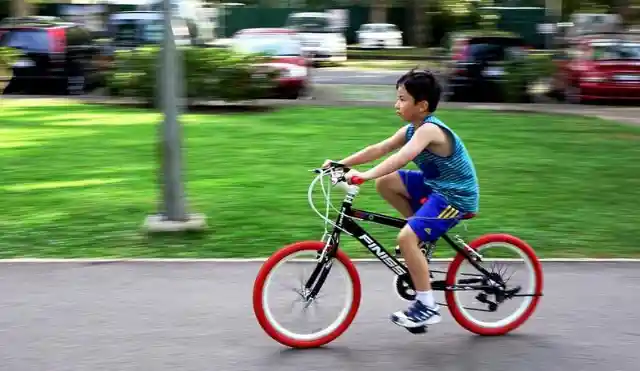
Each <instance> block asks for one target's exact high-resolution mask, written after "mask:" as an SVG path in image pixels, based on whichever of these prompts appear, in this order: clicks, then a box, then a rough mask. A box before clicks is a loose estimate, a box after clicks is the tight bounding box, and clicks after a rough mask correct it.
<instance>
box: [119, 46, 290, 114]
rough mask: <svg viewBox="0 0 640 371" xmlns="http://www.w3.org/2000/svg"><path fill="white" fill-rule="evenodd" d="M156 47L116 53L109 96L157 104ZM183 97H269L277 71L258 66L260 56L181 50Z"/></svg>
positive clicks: (221, 50) (218, 50) (222, 50)
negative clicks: (183, 80) (132, 98)
mask: <svg viewBox="0 0 640 371" xmlns="http://www.w3.org/2000/svg"><path fill="white" fill-rule="evenodd" d="M159 52H160V48H159V47H157V46H145V47H140V48H137V49H134V50H131V51H117V52H116V55H115V60H114V65H113V68H112V71H111V73H109V75H108V76H107V88H108V91H109V93H110V95H113V96H120V97H137V98H143V99H146V100H147V102H148V103H152V102H154V101H156V97H157V86H159V84H158V83H159V81H158V79H157V78H158V76H159V74H160V67H159V57H160V55H159ZM180 54H181V57H180V58H179V61H181V62H182V63H183V64H182V66H183V69H182V71H183V76H184V77H185V79H186V83H185V84H184V85H183V87H184V89H185V90H184V94H185V95H186V97H187V98H189V99H199V100H200V99H201V100H223V101H228V102H231V101H240V100H253V99H261V98H268V97H270V96H271V95H272V92H273V91H274V88H275V86H276V78H277V77H278V72H277V71H276V70H274V69H272V68H267V67H265V66H260V64H261V63H266V62H268V58H267V57H266V56H263V55H254V54H251V55H249V54H238V53H235V52H233V51H231V50H230V49H226V48H202V47H185V48H180Z"/></svg>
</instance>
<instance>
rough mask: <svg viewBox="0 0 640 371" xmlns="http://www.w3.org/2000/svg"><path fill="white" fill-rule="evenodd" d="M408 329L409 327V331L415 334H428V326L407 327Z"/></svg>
mask: <svg viewBox="0 0 640 371" xmlns="http://www.w3.org/2000/svg"><path fill="white" fill-rule="evenodd" d="M406 329H407V331H409V332H410V333H412V334H414V335H420V334H426V333H427V326H420V327H407V328H406Z"/></svg>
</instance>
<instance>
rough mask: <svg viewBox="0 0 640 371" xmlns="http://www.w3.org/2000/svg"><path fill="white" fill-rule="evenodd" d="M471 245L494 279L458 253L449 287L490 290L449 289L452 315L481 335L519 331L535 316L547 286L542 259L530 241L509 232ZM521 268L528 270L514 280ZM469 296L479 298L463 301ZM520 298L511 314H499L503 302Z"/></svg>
mask: <svg viewBox="0 0 640 371" xmlns="http://www.w3.org/2000/svg"><path fill="white" fill-rule="evenodd" d="M469 246H470V247H471V248H472V249H474V250H475V251H477V252H478V253H479V254H481V255H483V261H482V262H480V265H481V266H482V267H483V268H484V269H486V270H487V271H489V272H491V279H487V278H486V277H485V276H484V275H483V274H482V273H480V272H479V271H478V270H477V269H476V268H474V267H473V266H471V264H470V263H469V262H468V261H467V260H466V259H465V257H464V256H463V255H462V254H458V255H456V257H455V258H454V259H453V261H452V262H451V264H450V266H449V269H448V271H447V276H446V285H447V287H451V286H455V285H459V286H462V285H464V284H468V285H469V286H479V285H482V286H484V287H488V289H486V290H453V291H446V293H445V298H446V301H447V306H448V308H449V311H450V312H451V315H452V316H453V318H454V319H455V320H456V322H458V324H460V325H461V326H462V327H464V328H465V329H467V330H468V331H471V332H473V333H476V334H478V335H487V336H491V335H493V336H495V335H504V334H506V333H508V332H510V331H513V330H515V329H516V328H518V327H520V326H521V325H522V324H523V323H524V322H525V321H527V320H528V319H529V317H531V315H532V314H533V312H534V311H535V309H536V307H537V306H538V302H539V300H540V295H541V293H542V286H543V273H542V266H541V264H540V261H539V260H538V258H537V257H536V254H535V252H534V251H533V249H532V248H531V247H530V246H529V245H528V244H527V243H525V242H524V241H522V240H520V239H518V238H517V237H514V236H511V235H508V234H488V235H485V236H482V237H479V238H478V239H476V240H474V241H472V242H471V243H470V244H469ZM501 247H502V248H506V249H505V250H506V251H504V252H500V251H499V250H498V249H499V248H501ZM510 255H511V256H510ZM513 256H515V257H513ZM463 264H464V265H467V266H468V268H467V269H468V271H469V272H468V273H465V272H463ZM520 269H522V270H525V271H526V272H525V274H524V275H523V276H524V279H523V280H522V282H518V280H517V279H516V280H513V277H514V276H515V273H516V272H517V271H518V270H520ZM479 281H481V282H479ZM470 282H473V283H470ZM496 282H502V283H504V284H505V286H506V287H504V288H500V287H499V285H498V284H496ZM469 295H470V296H471V297H472V301H473V299H475V302H474V303H473V304H474V305H473V306H468V305H465V304H464V303H463V299H464V296H469ZM520 299H521V300H522V302H521V303H520V304H519V305H518V304H516V305H514V307H515V308H514V309H513V311H512V312H510V314H506V315H505V314H499V315H498V314H497V312H498V310H499V309H501V308H502V306H503V305H506V306H507V307H509V304H512V303H513V302H516V301H518V300H520ZM481 313H490V316H491V317H493V318H492V319H481Z"/></svg>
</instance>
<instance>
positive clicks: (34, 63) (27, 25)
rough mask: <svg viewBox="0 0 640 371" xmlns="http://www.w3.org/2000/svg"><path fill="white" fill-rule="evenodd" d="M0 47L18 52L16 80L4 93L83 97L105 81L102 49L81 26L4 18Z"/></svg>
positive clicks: (54, 20) (42, 19) (50, 19)
mask: <svg viewBox="0 0 640 371" xmlns="http://www.w3.org/2000/svg"><path fill="white" fill-rule="evenodd" d="M0 47H11V48H15V49H18V50H19V51H20V52H21V53H22V55H21V56H20V58H19V59H18V61H17V62H16V63H15V64H14V65H13V77H12V79H11V81H10V82H9V84H8V86H7V87H6V88H5V89H4V93H5V94H8V93H20V92H33V91H46V92H56V93H64V94H81V93H83V92H84V91H85V90H87V89H88V88H90V87H91V86H94V85H96V84H98V83H101V82H102V81H103V77H104V75H103V74H102V71H101V70H100V68H99V64H98V58H99V55H100V47H99V46H98V45H96V44H95V43H94V40H93V38H92V36H91V33H90V32H89V31H88V30H87V29H85V28H83V27H82V26H80V25H78V24H75V23H70V22H64V21H62V20H60V19H58V18H54V17H24V18H10V19H5V20H4V21H3V22H2V24H0Z"/></svg>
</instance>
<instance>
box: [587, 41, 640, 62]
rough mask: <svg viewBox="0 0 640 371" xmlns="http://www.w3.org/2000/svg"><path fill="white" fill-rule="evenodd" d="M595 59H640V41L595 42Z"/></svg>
mask: <svg viewBox="0 0 640 371" xmlns="http://www.w3.org/2000/svg"><path fill="white" fill-rule="evenodd" d="M592 46H593V59H594V60H596V61H602V60H612V59H633V60H640V42H623V41H618V42H601V43H594V44H592Z"/></svg>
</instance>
